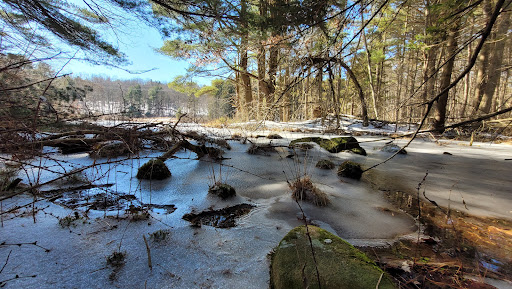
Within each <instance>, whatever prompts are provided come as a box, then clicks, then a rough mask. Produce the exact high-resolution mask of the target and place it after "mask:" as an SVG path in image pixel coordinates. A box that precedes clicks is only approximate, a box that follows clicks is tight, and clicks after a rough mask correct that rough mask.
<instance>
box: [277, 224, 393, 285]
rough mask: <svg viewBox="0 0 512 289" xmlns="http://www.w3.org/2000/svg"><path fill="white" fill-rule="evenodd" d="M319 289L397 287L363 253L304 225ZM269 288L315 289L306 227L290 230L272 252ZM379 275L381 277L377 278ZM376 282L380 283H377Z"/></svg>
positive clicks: (315, 282)
mask: <svg viewBox="0 0 512 289" xmlns="http://www.w3.org/2000/svg"><path fill="white" fill-rule="evenodd" d="M308 230H309V235H310V237H311V241H312V245H313V249H314V252H315V259H316V265H317V268H318V272H319V275H320V284H321V288H323V289H363V288H364V289H366V288H376V285H377V284H379V286H378V288H380V289H391V288H397V287H396V286H395V284H394V283H393V282H392V281H391V278H390V277H389V275H387V274H386V273H385V272H384V271H382V270H381V269H380V268H379V267H377V265H375V263H374V262H373V261H372V260H370V259H369V258H368V257H367V256H366V255H365V254H364V253H362V252H361V251H359V250H358V249H356V248H354V246H352V245H350V244H349V243H347V242H346V241H344V240H343V239H341V238H340V237H338V236H335V235H333V234H331V233H330V232H328V231H326V230H324V229H321V228H318V227H315V226H308ZM270 266H271V268H270V283H271V285H270V286H271V288H273V289H295V288H311V289H313V288H319V285H318V277H317V273H316V272H317V270H316V269H315V262H314V261H313V255H312V253H311V244H310V242H309V239H308V236H307V234H306V227H305V226H300V227H297V228H295V229H293V230H291V231H290V232H289V233H288V234H287V235H286V236H285V237H284V238H283V240H281V242H280V243H279V246H277V248H276V249H275V250H274V253H273V254H272V258H271V264H270ZM381 276H382V277H381ZM379 279H380V283H379Z"/></svg>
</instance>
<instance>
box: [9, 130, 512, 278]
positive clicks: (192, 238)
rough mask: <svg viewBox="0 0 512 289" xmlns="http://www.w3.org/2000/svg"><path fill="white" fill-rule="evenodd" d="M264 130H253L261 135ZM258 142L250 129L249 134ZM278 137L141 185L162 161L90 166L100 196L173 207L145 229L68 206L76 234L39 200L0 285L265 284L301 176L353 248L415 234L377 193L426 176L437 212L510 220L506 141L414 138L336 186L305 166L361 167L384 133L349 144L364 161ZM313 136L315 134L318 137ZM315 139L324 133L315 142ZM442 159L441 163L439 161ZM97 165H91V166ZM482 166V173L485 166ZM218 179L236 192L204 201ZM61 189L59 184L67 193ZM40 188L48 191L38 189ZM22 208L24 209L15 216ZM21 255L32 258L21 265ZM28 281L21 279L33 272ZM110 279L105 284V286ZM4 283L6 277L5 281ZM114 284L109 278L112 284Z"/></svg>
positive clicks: (72, 161)
mask: <svg viewBox="0 0 512 289" xmlns="http://www.w3.org/2000/svg"><path fill="white" fill-rule="evenodd" d="M266 133H267V132H264V133H263V132H262V134H265V135H266ZM253 134H254V135H257V133H253ZM279 134H280V135H281V136H283V137H284V138H283V139H276V140H269V139H267V138H262V137H260V138H252V139H251V140H252V141H253V142H255V143H261V144H268V143H269V142H272V144H273V145H276V146H282V147H280V148H278V150H277V152H269V153H264V154H258V155H250V154H248V153H247V149H248V148H249V146H250V144H249V143H246V144H242V143H240V142H238V141H230V145H231V147H232V149H231V150H227V151H226V153H225V154H224V157H225V158H226V159H225V160H223V161H222V164H223V165H224V166H222V167H221V166H219V164H217V163H215V162H211V161H208V160H207V159H206V160H196V159H195V157H196V156H195V154H194V153H189V152H185V151H181V152H179V153H177V154H176V155H175V156H176V157H177V158H172V159H169V160H167V161H166V164H167V166H168V167H169V169H170V170H171V172H172V177H170V178H169V179H166V180H162V181H139V180H137V179H136V178H135V175H136V173H137V168H138V167H140V166H141V165H142V164H144V163H145V162H146V161H147V160H149V159H150V158H151V157H155V156H158V155H159V154H160V153H158V152H152V153H147V154H141V155H140V156H139V158H138V159H131V160H124V161H119V162H118V163H111V164H104V165H99V166H95V167H94V168H92V169H88V170H87V171H85V174H84V175H85V176H86V177H87V178H88V179H90V180H94V183H96V184H100V183H103V184H104V183H110V184H113V186H111V187H109V188H96V189H92V190H89V191H86V192H85V193H86V194H91V195H94V194H97V193H99V192H102V190H104V191H103V193H105V194H112V195H134V196H135V197H136V200H133V201H130V202H133V203H134V204H140V203H143V204H153V205H161V206H162V205H174V206H175V208H176V210H175V211H174V212H172V213H168V212H166V211H165V210H163V209H153V210H152V211H151V217H150V218H149V219H148V220H143V221H130V220H127V219H116V218H113V217H107V218H105V217H104V216H106V215H109V216H116V215H117V214H120V215H123V213H124V212H123V211H121V212H119V211H115V210H114V211H106V210H101V209H100V210H89V211H88V212H85V211H84V210H83V209H82V210H81V209H78V211H79V212H80V215H81V216H83V215H87V216H88V219H87V221H86V222H85V223H84V222H82V221H80V222H75V223H76V226H71V227H69V228H62V227H61V226H59V224H58V219H57V218H56V217H61V218H62V217H64V216H67V215H69V214H71V213H72V210H69V209H65V208H62V207H60V206H58V205H56V204H54V203H50V202H47V201H41V202H38V203H37V204H36V205H37V207H39V208H44V209H43V210H40V211H39V212H38V213H37V215H36V217H35V219H36V221H37V222H36V223H35V224H34V223H33V218H32V215H31V214H30V210H29V214H27V215H26V217H16V218H9V216H10V215H7V216H6V217H5V218H4V220H3V225H4V226H3V228H0V232H1V234H0V242H5V243H6V244H19V243H31V242H34V241H37V245H39V246H41V247H44V248H46V249H49V250H50V251H49V252H45V251H44V250H43V249H41V248H40V247H37V246H33V245H22V246H20V247H18V246H11V247H9V246H5V247H0V262H3V260H6V258H7V256H8V255H9V254H10V256H9V259H8V262H7V265H6V266H5V268H4V270H3V272H2V275H1V276H14V275H19V277H22V278H18V279H16V280H13V281H9V282H8V283H7V285H6V288H237V287H244V288H267V287H268V279H269V276H268V260H267V254H268V253H269V252H270V251H271V250H272V248H274V247H275V246H276V245H277V244H278V242H279V241H280V240H281V238H282V237H283V236H284V235H285V234H286V233H287V232H288V231H289V230H291V229H292V228H294V227H295V226H297V225H300V224H303V221H302V220H301V217H302V215H301V210H300V208H299V206H298V205H297V203H296V202H295V201H294V200H293V199H292V198H291V193H290V189H289V187H288V183H287V181H292V180H293V179H295V178H296V177H297V176H302V175H304V174H307V175H309V176H310V177H311V180H312V181H313V183H314V184H315V185H316V186H317V187H318V188H319V189H321V190H322V191H324V192H325V193H326V194H327V196H328V198H329V200H330V202H331V203H330V205H329V206H327V207H316V206H314V205H311V204H309V203H304V202H301V206H302V209H303V210H304V213H305V215H306V217H307V219H308V220H309V221H311V222H312V223H314V224H316V225H319V226H320V227H323V228H325V229H328V230H329V231H331V232H333V233H335V234H337V235H339V236H340V237H342V238H344V239H347V240H348V241H349V242H351V243H353V244H357V245H364V244H371V245H378V244H386V243H389V242H392V241H393V240H394V239H396V238H398V237H400V236H404V235H408V234H411V233H414V232H416V230H417V227H416V223H415V221H414V220H413V219H412V218H411V217H410V216H408V215H406V214H404V213H403V212H400V211H399V210H397V209H396V208H393V206H392V205H391V204H389V203H388V202H387V201H386V199H385V198H384V194H383V193H382V192H381V191H379V190H378V189H377V188H382V189H396V190H407V191H411V190H412V191H413V192H414V191H415V187H416V186H417V184H418V183H419V182H420V181H421V180H422V179H423V177H424V175H425V173H426V172H427V171H428V173H429V176H428V177H427V182H426V194H427V196H429V197H431V198H432V199H434V200H435V201H436V202H438V203H439V204H441V205H443V206H446V205H447V202H449V203H450V205H451V206H452V207H455V208H457V209H461V210H466V208H465V206H464V204H462V198H463V199H464V202H465V203H466V206H467V207H468V210H469V213H473V214H481V215H491V216H499V217H502V218H511V216H512V212H510V209H511V208H512V206H511V204H512V203H511V201H510V199H511V198H512V197H511V196H510V194H511V191H510V189H509V188H510V187H512V183H511V182H512V181H511V180H510V177H509V176H510V172H511V171H512V170H511V169H510V168H511V166H512V162H510V161H508V162H506V161H504V159H505V158H507V157H506V156H507V154H508V158H510V155H511V151H512V150H511V148H510V146H506V145H492V147H490V148H487V147H486V145H488V144H477V145H474V146H473V147H467V146H463V145H460V143H459V142H445V143H442V144H441V145H439V144H436V143H434V142H431V141H423V140H418V141H415V142H414V143H413V145H412V146H411V147H410V148H408V149H407V150H408V154H407V155H398V156H397V157H396V158H395V159H394V160H392V161H390V162H389V163H387V164H384V165H382V166H380V167H378V168H377V169H375V170H374V171H371V172H370V173H369V174H368V176H366V177H364V178H363V180H362V181H356V180H352V179H347V178H340V177H338V176H337V174H336V170H322V169H319V168H316V167H315V164H316V162H317V161H318V160H320V159H325V158H328V159H330V160H332V161H333V162H334V163H335V164H337V165H339V164H340V163H341V162H343V161H344V160H348V159H350V160H356V161H358V162H360V163H362V164H363V166H370V165H372V164H374V163H376V162H378V161H381V160H383V159H385V158H386V157H388V156H389V155H390V154H389V153H385V152H381V151H379V150H378V149H377V148H379V147H381V146H383V145H384V144H385V143H386V142H387V141H389V140H380V139H382V137H368V136H366V137H357V139H358V140H359V141H360V142H361V146H362V147H363V148H365V149H366V151H367V153H368V156H366V157H365V156H360V155H356V154H353V153H351V152H341V153H336V154H331V153H329V152H327V151H325V150H323V149H321V148H320V147H319V146H318V145H316V144H315V145H314V147H313V148H312V149H310V150H300V149H296V150H295V153H296V155H295V156H294V157H289V156H290V155H291V154H292V153H293V151H290V150H289V149H288V148H287V147H286V146H287V145H288V144H289V142H290V140H292V139H295V138H299V137H304V136H311V134H302V133H292V132H280V133H279ZM317 136H318V134H317ZM323 137H330V136H329V135H323ZM444 152H449V153H451V155H448V154H444ZM104 161H106V160H105V159H98V160H96V162H97V163H99V162H104ZM93 162H94V160H93V159H91V158H89V157H88V155H87V154H74V155H66V156H63V155H60V154H55V155H53V156H52V159H48V158H44V159H41V160H40V161H35V162H34V163H33V164H35V165H38V166H44V167H47V168H50V169H51V170H53V171H62V169H66V170H69V169H70V168H77V167H82V166H86V165H92V164H93ZM484 168H485V174H484V173H483V169H484ZM214 175H215V180H219V179H222V181H223V182H226V183H228V184H230V185H232V186H233V187H234V188H235V189H236V191H237V196H236V197H235V198H232V199H228V200H226V201H223V200H221V199H219V198H218V197H216V196H211V195H208V187H209V185H212V184H213V182H214ZM55 176H57V174H53V173H49V172H47V171H46V172H43V173H41V174H39V170H37V169H33V170H27V173H26V174H24V176H23V178H24V182H25V183H29V182H32V183H35V181H36V180H38V181H39V182H41V183H42V182H45V181H47V180H50V179H52V178H54V177H55ZM65 185H66V183H65V181H64V183H62V182H61V183H60V184H59V186H65ZM46 189H50V188H46ZM30 201H31V198H29V197H27V196H25V197H18V198H15V199H12V200H6V201H4V203H3V206H4V207H11V206H13V205H15V204H16V203H19V204H23V203H24V202H25V203H29V202H30ZM242 203H248V204H252V205H255V208H254V209H253V210H252V211H251V212H250V213H249V214H247V215H245V216H242V217H240V218H239V219H238V222H237V226H236V227H233V228H229V229H220V228H214V227H210V226H202V227H200V228H196V227H192V226H190V223H189V222H187V221H185V220H183V219H182V217H183V215H184V214H187V213H190V212H200V211H203V210H209V209H221V208H224V207H227V206H232V205H237V204H242ZM20 211H23V210H20ZM159 230H166V232H169V235H168V237H167V238H166V239H165V240H164V241H161V242H157V240H154V239H151V238H149V235H150V234H151V233H154V232H156V231H159ZM143 234H144V235H145V236H146V237H147V238H149V243H150V248H151V256H152V265H153V268H152V270H150V269H149V267H148V264H147V252H146V247H145V243H144V240H143V238H142V235H143ZM117 250H120V251H124V252H126V253H127V255H126V264H125V265H124V266H123V267H122V268H121V269H120V270H119V271H118V272H117V273H116V274H113V275H112V274H111V272H112V271H113V270H112V268H110V267H108V266H106V257H107V256H109V255H110V254H112V252H114V251H117ZM26 256H31V257H30V258H27V257H26ZM34 275H35V277H28V276H34ZM109 276H110V278H109ZM3 279H7V278H3ZM112 279H115V280H112ZM0 281H2V280H0Z"/></svg>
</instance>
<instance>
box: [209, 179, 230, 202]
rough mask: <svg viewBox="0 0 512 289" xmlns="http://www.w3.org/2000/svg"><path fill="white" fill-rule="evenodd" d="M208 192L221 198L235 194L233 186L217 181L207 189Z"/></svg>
mask: <svg viewBox="0 0 512 289" xmlns="http://www.w3.org/2000/svg"><path fill="white" fill-rule="evenodd" d="M208 193H210V194H214V195H217V196H219V197H221V198H222V199H223V200H225V199H227V198H231V197H234V196H236V191H235V188H233V187H232V186H230V185H228V184H223V183H217V184H215V185H213V186H211V187H210V188H209V189H208Z"/></svg>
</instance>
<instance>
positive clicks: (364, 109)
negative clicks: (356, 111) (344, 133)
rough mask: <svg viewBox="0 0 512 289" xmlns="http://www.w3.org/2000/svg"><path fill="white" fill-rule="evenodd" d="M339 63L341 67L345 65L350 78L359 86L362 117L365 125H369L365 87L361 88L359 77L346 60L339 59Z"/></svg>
mask: <svg viewBox="0 0 512 289" xmlns="http://www.w3.org/2000/svg"><path fill="white" fill-rule="evenodd" d="M338 63H339V64H340V65H341V67H343V68H344V69H345V71H347V73H348V75H349V77H350V79H352V81H353V82H354V85H355V86H356V88H357V91H358V93H359V100H360V101H361V114H362V118H363V126H364V127H367V126H368V125H369V121H368V109H367V107H366V101H365V100H364V92H363V89H362V88H361V85H360V84H359V81H357V77H356V75H355V74H354V72H353V71H352V69H350V67H349V66H348V65H347V64H346V63H345V62H343V61H341V60H338Z"/></svg>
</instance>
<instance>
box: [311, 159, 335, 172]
mask: <svg viewBox="0 0 512 289" xmlns="http://www.w3.org/2000/svg"><path fill="white" fill-rule="evenodd" d="M334 166H335V165H334V163H333V162H332V161H330V160H326V159H323V160H319V161H318V162H317V163H316V165H315V167H317V168H319V169H324V170H332V169H334Z"/></svg>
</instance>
